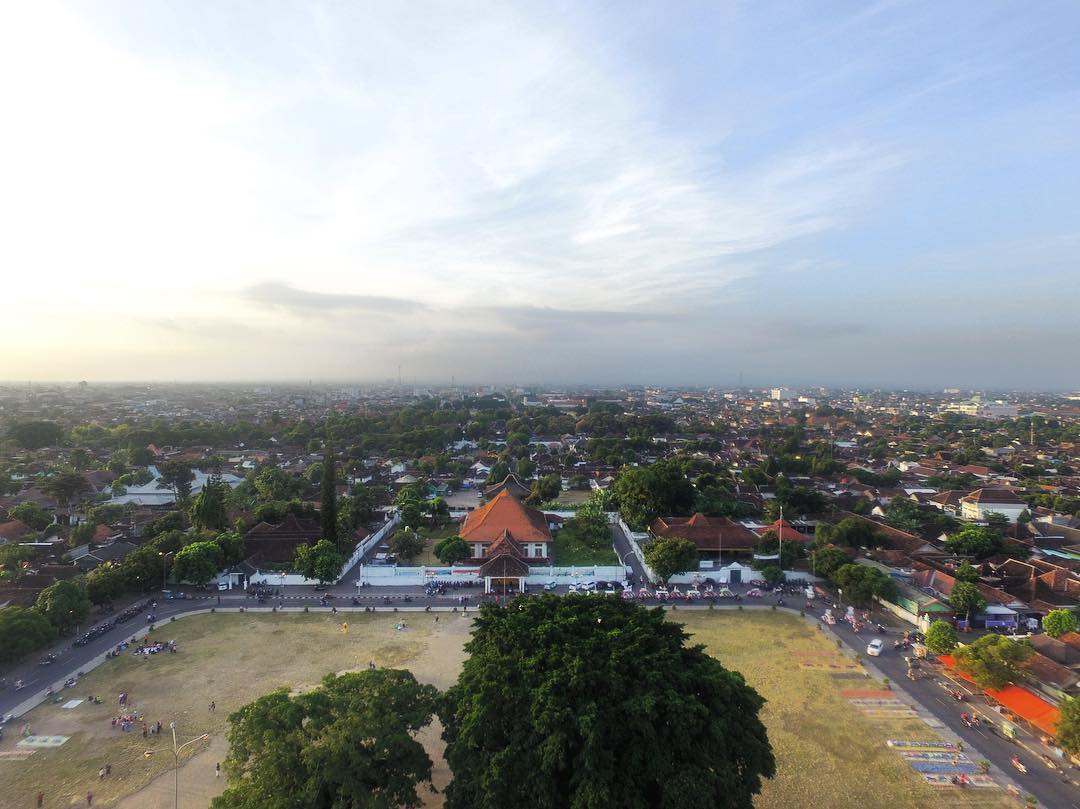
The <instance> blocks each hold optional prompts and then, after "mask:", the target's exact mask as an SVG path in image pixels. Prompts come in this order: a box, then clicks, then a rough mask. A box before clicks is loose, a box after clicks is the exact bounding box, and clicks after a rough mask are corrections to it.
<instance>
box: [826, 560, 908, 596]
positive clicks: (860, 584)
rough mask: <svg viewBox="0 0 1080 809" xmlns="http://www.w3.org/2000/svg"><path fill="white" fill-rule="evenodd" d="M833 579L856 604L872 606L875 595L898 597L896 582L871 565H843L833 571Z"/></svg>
mask: <svg viewBox="0 0 1080 809" xmlns="http://www.w3.org/2000/svg"><path fill="white" fill-rule="evenodd" d="M832 580H833V582H835V583H836V585H837V587H840V588H842V589H843V591H844V598H846V599H847V600H848V601H850V602H851V603H853V604H855V605H856V606H860V607H868V606H870V605H871V604H872V603H873V601H874V596H877V597H878V598H884V599H886V600H892V599H895V598H896V582H894V581H893V580H892V579H891V578H889V576H888V574H886V573H885V572H884V571H882V570H880V569H879V568H876V567H871V566H870V565H856V564H847V565H843V566H841V567H839V568H838V569H837V570H836V572H834V573H833V576H832Z"/></svg>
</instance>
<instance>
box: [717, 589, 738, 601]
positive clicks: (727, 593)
mask: <svg viewBox="0 0 1080 809" xmlns="http://www.w3.org/2000/svg"><path fill="white" fill-rule="evenodd" d="M716 597H717V598H735V594H734V593H733V592H731V589H730V588H728V587H721V588H720V589H719V590H717V591H716Z"/></svg>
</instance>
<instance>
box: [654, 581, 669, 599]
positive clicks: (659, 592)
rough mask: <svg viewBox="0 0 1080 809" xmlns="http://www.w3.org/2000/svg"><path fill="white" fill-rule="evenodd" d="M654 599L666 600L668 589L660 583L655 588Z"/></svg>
mask: <svg viewBox="0 0 1080 809" xmlns="http://www.w3.org/2000/svg"><path fill="white" fill-rule="evenodd" d="M656 599H657V601H667V599H668V589H667V588H666V587H665V586H664V585H660V586H659V587H657V588H656Z"/></svg>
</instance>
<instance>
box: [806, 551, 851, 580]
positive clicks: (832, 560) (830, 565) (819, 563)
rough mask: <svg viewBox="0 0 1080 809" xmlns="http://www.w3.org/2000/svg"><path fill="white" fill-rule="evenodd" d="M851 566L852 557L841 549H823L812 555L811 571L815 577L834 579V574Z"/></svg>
mask: <svg viewBox="0 0 1080 809" xmlns="http://www.w3.org/2000/svg"><path fill="white" fill-rule="evenodd" d="M848 564H851V555H850V554H848V553H845V552H844V551H842V550H840V549H839V548H822V549H821V550H817V551H814V552H813V553H811V554H810V570H811V571H812V572H813V573H814V575H815V576H823V577H824V578H826V579H830V580H831V579H832V575H833V573H835V572H836V571H837V570H839V569H840V568H842V567H843V566H844V565H848Z"/></svg>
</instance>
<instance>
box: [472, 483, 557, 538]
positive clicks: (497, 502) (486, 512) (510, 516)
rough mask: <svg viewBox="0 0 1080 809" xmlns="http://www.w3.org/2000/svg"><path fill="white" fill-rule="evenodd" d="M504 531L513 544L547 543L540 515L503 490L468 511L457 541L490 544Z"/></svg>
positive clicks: (549, 535)
mask: <svg viewBox="0 0 1080 809" xmlns="http://www.w3.org/2000/svg"><path fill="white" fill-rule="evenodd" d="M505 532H509V534H510V536H511V537H512V538H513V539H514V540H515V541H516V542H550V541H551V531H550V530H549V529H548V526H547V520H546V519H545V518H544V514H543V512H540V511H537V510H536V509H535V508H529V507H528V506H526V505H525V504H524V503H522V502H521V501H520V500H518V499H517V498H516V497H514V496H513V495H512V494H510V493H509V492H508V491H507V490H505V489H504V490H503V491H501V492H499V493H498V494H497V495H496V496H495V498H494V499H493V500H491V502H489V503H485V504H484V505H483V506H481V507H480V508H478V509H476V510H475V511H470V512H469V514H468V516H467V517H465V522H463V523H462V524H461V538H462V539H464V540H465V541H466V542H494V541H495V540H497V539H498V538H499V537H501V536H502V535H503V533H505Z"/></svg>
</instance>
